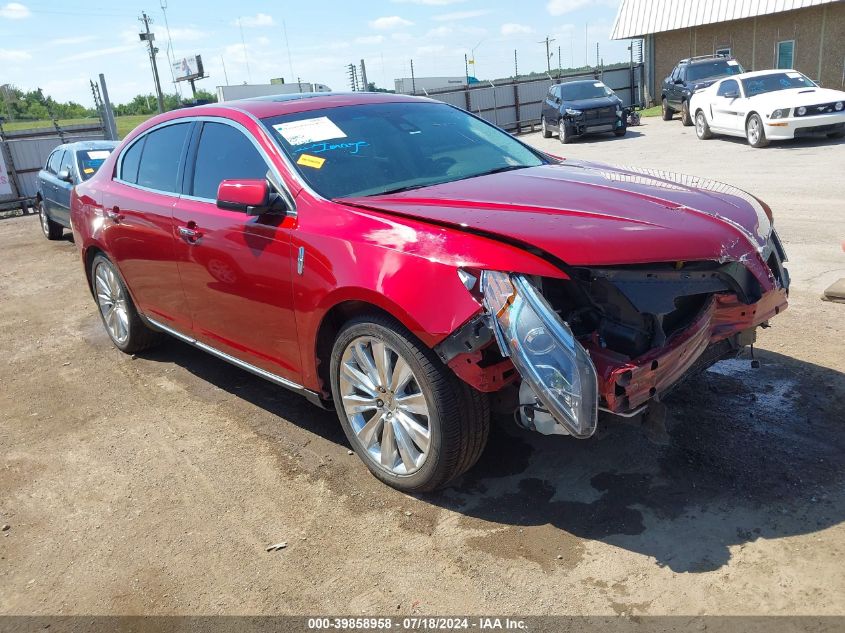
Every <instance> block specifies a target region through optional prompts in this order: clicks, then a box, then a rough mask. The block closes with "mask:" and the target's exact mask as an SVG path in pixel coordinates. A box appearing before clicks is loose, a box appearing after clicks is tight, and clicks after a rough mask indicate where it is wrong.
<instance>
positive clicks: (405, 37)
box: [390, 33, 414, 42]
mask: <svg viewBox="0 0 845 633" xmlns="http://www.w3.org/2000/svg"><path fill="white" fill-rule="evenodd" d="M390 39H392V40H394V41H396V42H410V41H411V40H412V39H414V36H413V35H411V34H410V33H391V34H390Z"/></svg>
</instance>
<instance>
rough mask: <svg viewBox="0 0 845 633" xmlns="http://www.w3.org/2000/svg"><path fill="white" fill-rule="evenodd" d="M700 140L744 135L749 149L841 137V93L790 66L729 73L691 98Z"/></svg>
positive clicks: (844, 132)
mask: <svg viewBox="0 0 845 633" xmlns="http://www.w3.org/2000/svg"><path fill="white" fill-rule="evenodd" d="M689 107H690V113H691V114H692V116H693V119H694V121H695V132H696V134H697V135H698V138H700V139H708V138H710V137H711V136H712V135H713V134H728V135H730V136H744V137H745V138H746V139H748V143H749V144H750V145H751V146H752V147H765V146H766V145H768V144H769V141H772V140H779V139H787V138H796V137H799V136H808V135H812V134H827V136H829V137H831V138H842V137H843V136H845V92H841V91H839V90H828V89H825V88H820V87H819V86H817V85H816V84H815V83H814V82H813V81H812V80H810V79H808V78H807V77H805V76H804V75H802V74H801V73H799V72H798V71H795V70H760V71H756V72H751V73H742V74H740V75H732V76H730V77H726V78H725V79H722V80H720V81H717V82H716V83H714V84H713V85H711V86H708V87H707V88H705V89H704V90H700V91H696V92H695V93H693V95H692V99H690V106H689Z"/></svg>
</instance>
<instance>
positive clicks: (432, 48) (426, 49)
mask: <svg viewBox="0 0 845 633" xmlns="http://www.w3.org/2000/svg"><path fill="white" fill-rule="evenodd" d="M445 50H446V47H445V46H443V45H442V44H429V45H428V46H419V47H417V53H416V54H417V55H437V54H438V53H442V52H444V51H445Z"/></svg>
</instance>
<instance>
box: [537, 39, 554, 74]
mask: <svg viewBox="0 0 845 633" xmlns="http://www.w3.org/2000/svg"><path fill="white" fill-rule="evenodd" d="M554 41H555V39H554V38H551V39H550V38H549V36H548V35H547V36H546V39H545V40H543V41H542V42H537V43H538V44H544V43H545V45H546V74H548V75H549V76H550V77H551V74H552V54H551V52H550V51H549V44H550V43H551V42H554Z"/></svg>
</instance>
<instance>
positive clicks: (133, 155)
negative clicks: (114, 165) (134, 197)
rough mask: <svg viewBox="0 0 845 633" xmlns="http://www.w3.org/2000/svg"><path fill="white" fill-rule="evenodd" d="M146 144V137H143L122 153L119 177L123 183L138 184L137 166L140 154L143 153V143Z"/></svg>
mask: <svg viewBox="0 0 845 633" xmlns="http://www.w3.org/2000/svg"><path fill="white" fill-rule="evenodd" d="M146 142H147V137H146V136H145V137H143V138H142V139H141V140H140V141H138V142H137V143H134V144H133V145H132V146H131V147H130V148H129V149H128V150H126V151H125V152H123V156H122V157H121V163H120V174H119V177H120V179H121V180H123V181H124V182H131V183H133V184H134V183H137V182H138V165H140V164H141V154H142V153H143V151H144V143H146Z"/></svg>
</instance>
